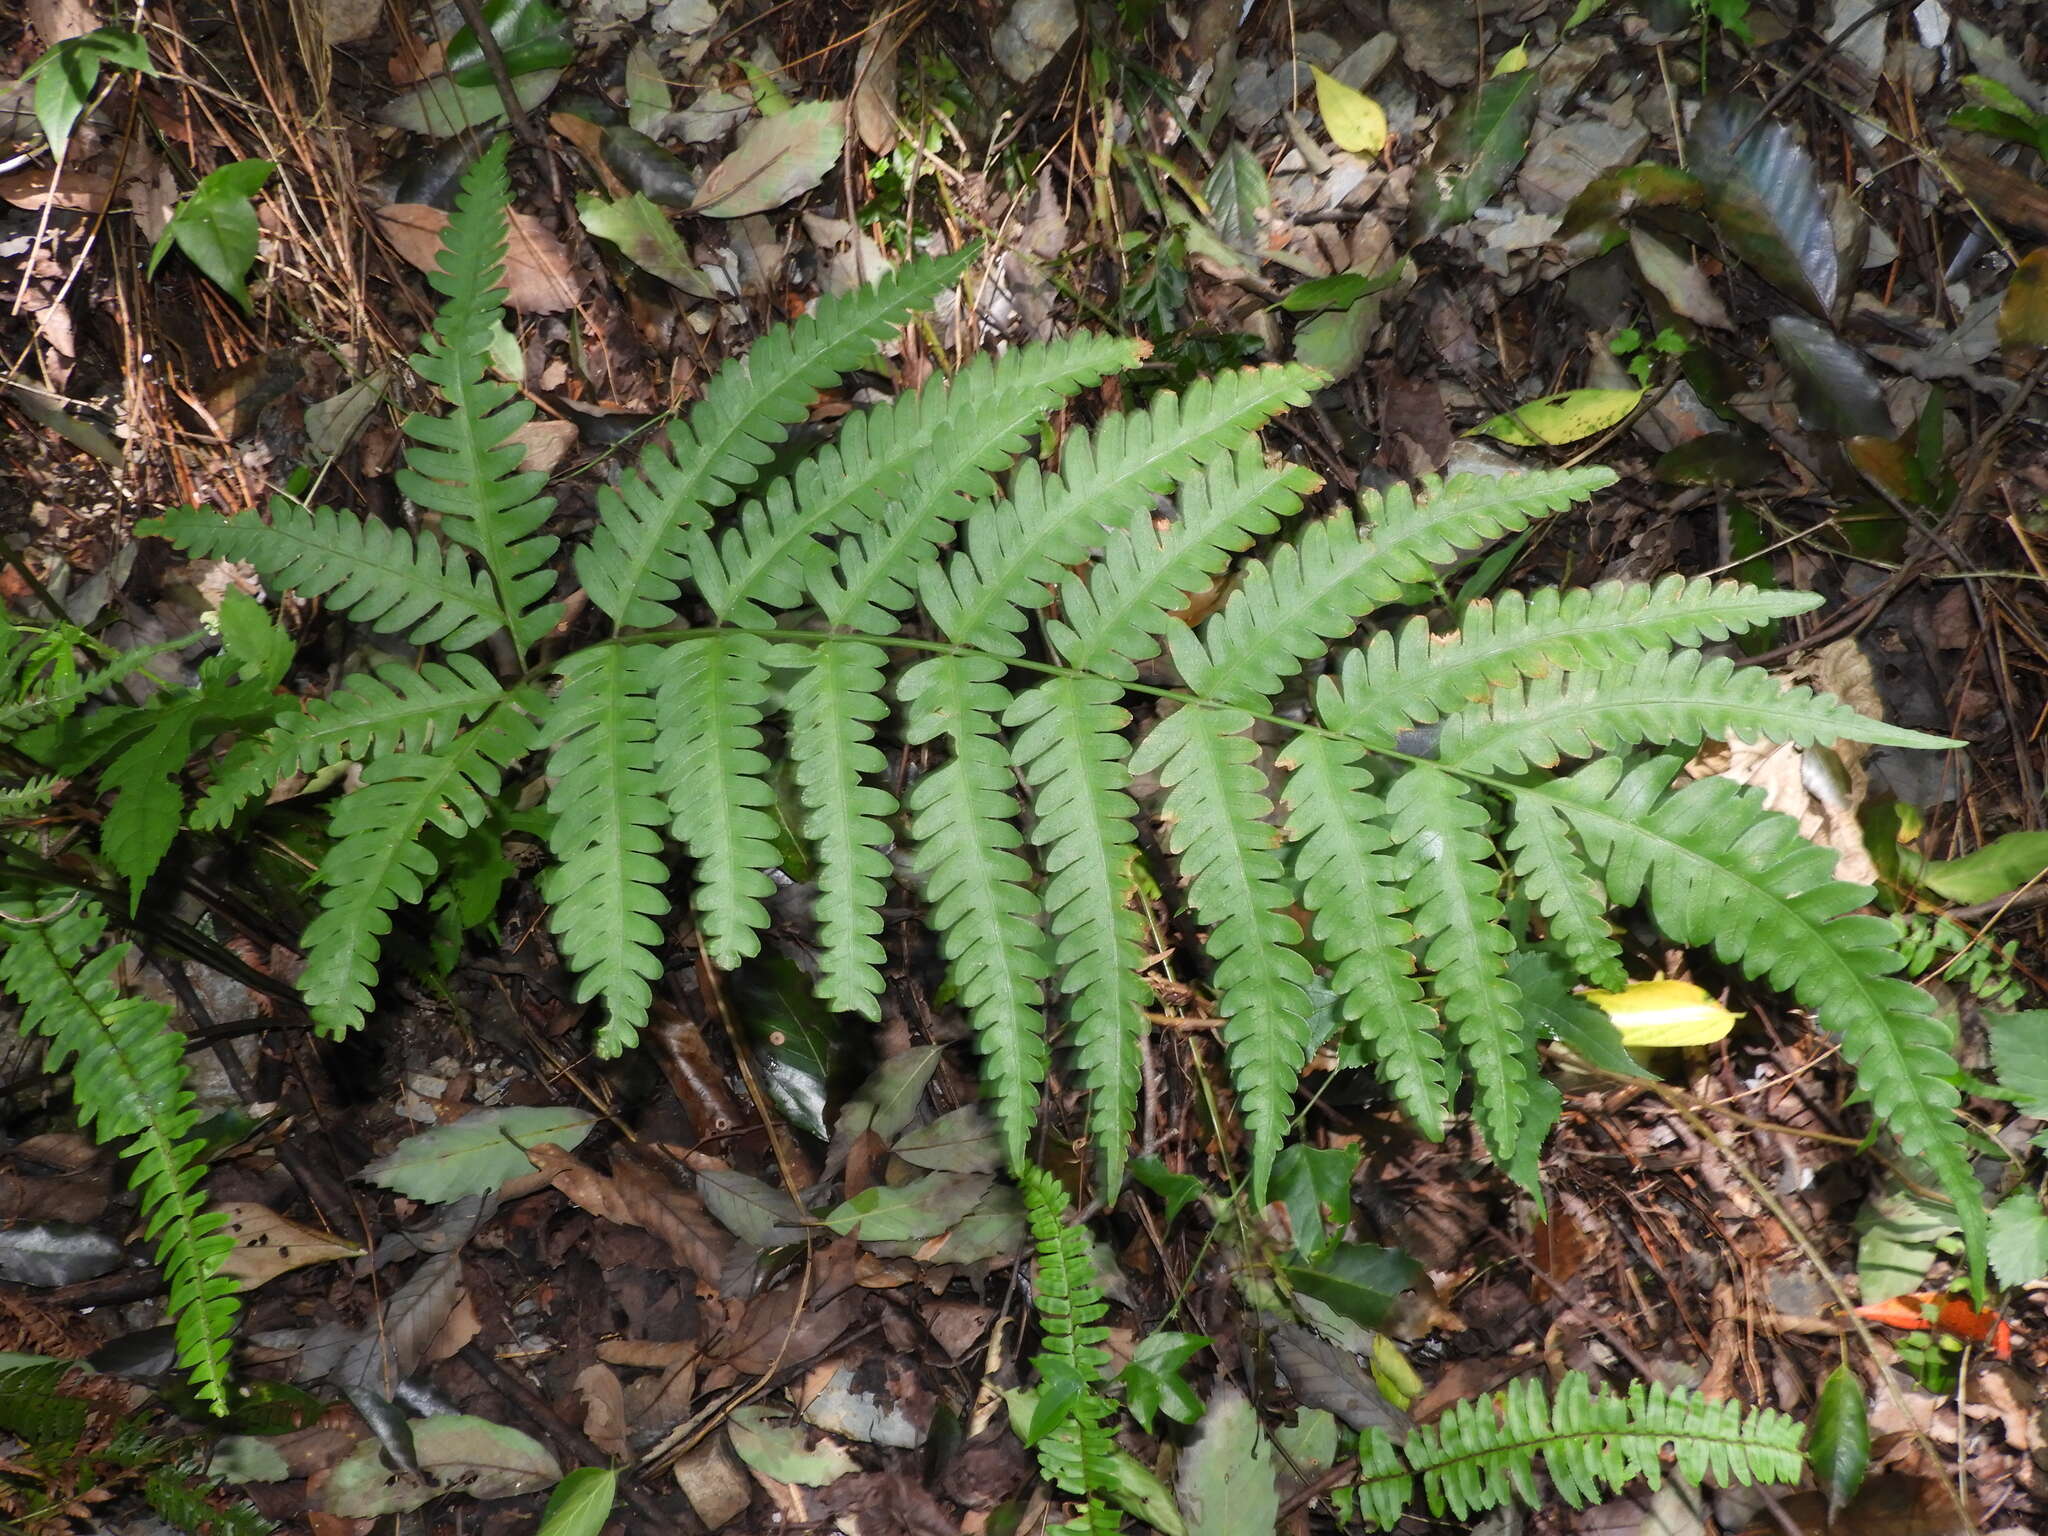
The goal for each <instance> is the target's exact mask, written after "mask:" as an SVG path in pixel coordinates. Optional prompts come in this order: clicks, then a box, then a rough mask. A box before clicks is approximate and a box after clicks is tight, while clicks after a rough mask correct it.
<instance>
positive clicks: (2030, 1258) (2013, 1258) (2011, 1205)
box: [1986, 1187, 2048, 1290]
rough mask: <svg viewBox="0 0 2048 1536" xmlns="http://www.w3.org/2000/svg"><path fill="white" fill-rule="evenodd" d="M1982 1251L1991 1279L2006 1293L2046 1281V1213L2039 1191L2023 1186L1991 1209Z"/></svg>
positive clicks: (2047, 1255)
mask: <svg viewBox="0 0 2048 1536" xmlns="http://www.w3.org/2000/svg"><path fill="white" fill-rule="evenodd" d="M1986 1251H1987V1252H1988V1253H1989V1254H1990V1255H1991V1273H1992V1276H1993V1278H1995V1279H1996V1280H1997V1281H1998V1283H1999V1284H2000V1285H2001V1286H2003V1287H2005V1289H2007V1290H2018V1289H2019V1288H2020V1287H2021V1286H2023V1285H2032V1284H2033V1283H2034V1282H2035V1281H2037V1280H2048V1213H2044V1212H2043V1211H2042V1209H2041V1192H2040V1191H2039V1190H2037V1189H2033V1188H2031V1187H2023V1188H2021V1189H2018V1190H2016V1191H2014V1192H2013V1193H2012V1194H2010V1195H2008V1196H2006V1198H2005V1199H2003V1200H2001V1201H2000V1202H1999V1203H1998V1204H1997V1205H1996V1206H1994V1207H1993V1208H1992V1211H1991V1236H1990V1238H1989V1240H1988V1242H1987V1244H1986Z"/></svg>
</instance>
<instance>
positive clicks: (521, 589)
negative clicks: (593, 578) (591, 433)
mask: <svg viewBox="0 0 2048 1536" xmlns="http://www.w3.org/2000/svg"><path fill="white" fill-rule="evenodd" d="M510 145H511V138H510V136H509V135H502V134H501V135H500V136H499V137H498V138H497V139H495V140H494V141H493V142H492V144H491V145H490V147H489V148H488V149H486V150H485V151H484V152H483V154H481V155H480V156H478V157H477V160H476V163H475V164H474V165H472V166H471V167H470V168H469V170H468V171H467V172H466V173H465V174H464V175H463V178H462V188H461V191H460V192H459V193H458V194H457V195H456V199H455V212H454V213H453V214H452V215H451V216H450V217H449V220H448V227H447V229H446V230H444V231H443V233H442V236H441V257H440V263H439V265H438V266H437V267H436V268H435V270H434V271H432V272H430V273H428V274H427V281H428V282H429V283H431V284H432V285H433V287H434V289H435V291H436V292H438V293H439V294H441V295H442V297H443V298H444V299H445V300H446V302H445V303H444V304H443V305H442V306H441V310H440V313H439V314H437V315H436V316H435V317H434V327H433V329H432V330H431V331H430V332H429V333H428V334H427V336H426V338H425V340H424V341H423V342H422V343H421V350H420V351H419V352H417V353H415V354H414V355H413V358H412V366H413V370H414V371H415V372H416V373H418V374H419V375H420V377H421V378H423V379H425V380H427V381H428V382H429V383H430V384H432V385H433V386H434V388H435V389H436V390H437V391H438V392H439V393H440V396H441V398H442V399H443V400H445V401H447V402H448V405H449V407H450V411H449V414H448V415H446V416H440V417H437V416H430V415H427V414H426V413H424V412H417V411H416V412H414V413H413V414H412V415H410V416H408V417H407V418H406V419H405V435H406V436H407V437H409V438H411V439H412V442H411V445H410V446H409V447H408V448H407V450H406V462H405V467H403V468H401V469H400V470H399V471H398V488H399V489H400V490H401V491H403V492H404V493H405V494H406V495H407V496H409V497H411V498H412V500H413V501H414V502H415V503H417V504H418V505H419V506H422V507H424V508H426V509H427V510H428V511H430V512H438V513H440V514H441V518H442V522H441V530H442V532H443V533H445V534H447V536H448V537H449V538H451V539H453V540H455V541H456V542H457V543H459V544H462V545H465V546H467V547H468V548H469V549H471V550H473V551H475V553H476V556H477V558H478V559H479V560H481V561H482V562H483V567H484V571H485V573H486V575H487V576H488V577H489V579H490V584H491V587H492V588H493V589H494V590H495V592H496V594H497V603H498V611H499V614H500V616H501V618H502V620H503V623H504V625H505V627H506V628H507V629H509V630H511V632H512V640H513V644H515V645H516V646H517V647H518V648H519V649H520V650H521V651H522V652H524V651H525V650H526V649H527V647H529V646H531V645H532V644H533V642H534V641H536V640H538V639H539V638H540V637H541V636H542V635H544V634H546V633H547V632H548V631H549V630H550V629H553V628H554V626H555V621H556V620H557V619H559V618H560V617H561V611H562V610H561V605H560V604H557V603H548V604H545V605H543V603H542V599H543V598H545V597H546V596H547V595H548V593H549V592H551V591H553V590H554V585H555V576H554V572H553V571H552V570H550V569H549V568H548V559H549V557H550V556H552V555H553V554H554V552H555V549H556V547H557V546H558V545H559V544H560V543H561V541H560V540H559V539H555V538H551V537H546V536H542V535H540V528H541V527H542V525H543V524H545V523H546V522H547V520H548V516H549V514H550V513H552V512H553V511H554V508H555V501H554V498H553V497H552V496H542V495H540V494H539V492H540V489H541V487H542V486H544V485H546V484H547V476H546V475H543V474H540V473H539V472H537V471H532V470H521V469H520V467H519V465H520V462H521V461H522V460H523V459H524V457H525V449H524V448H523V447H522V446H521V445H520V444H518V443H516V442H513V441H510V439H511V437H512V434H513V433H515V432H517V431H518V430H519V429H520V428H521V427H523V426H525V425H526V424H527V423H528V422H529V421H531V420H532V419H533V413H534V409H535V407H534V404H533V402H532V401H531V400H526V399H522V398H519V387H518V386H517V385H516V384H511V383H507V382H505V381H503V380H499V379H493V378H490V377H488V375H487V372H486V370H487V369H488V367H489V364H490V357H491V341H492V337H493V336H494V334H495V333H496V332H497V330H498V328H499V327H500V325H501V324H502V320H501V318H500V317H501V315H502V314H503V306H504V295H505V289H504V285H503V278H504V270H505V209H506V207H507V206H508V205H509V204H510V203H511V200H512V186H511V182H510V181H509V180H508V179H507V177H506V175H505V155H506V152H507V150H508V149H509V147H510Z"/></svg>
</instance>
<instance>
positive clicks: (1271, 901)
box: [1131, 706, 1315, 1206]
mask: <svg viewBox="0 0 2048 1536" xmlns="http://www.w3.org/2000/svg"><path fill="white" fill-rule="evenodd" d="M1251 728H1252V719H1251V716H1249V715H1247V714H1244V713H1242V712H1240V711H1238V710H1234V709H1227V710H1226V709H1207V708H1201V707H1193V706H1191V707H1188V708H1184V709H1181V710H1179V711H1177V712H1176V713H1174V714H1171V715H1168V716H1167V717H1166V718H1165V719H1164V720H1162V721H1160V722H1159V724H1157V725H1156V726H1154V727H1153V728H1152V729H1151V731H1150V732H1148V733H1147V734H1146V737H1145V739H1144V740H1143V741H1142V742H1140V743H1139V744H1138V750H1137V753H1136V754H1135V755H1134V756H1133V757H1132V759H1131V772H1132V773H1133V774H1148V773H1156V774H1157V775H1158V776H1159V780H1160V782H1161V783H1162V784H1164V785H1165V786H1166V805H1165V810H1164V812H1163V817H1164V820H1165V822H1166V841H1167V846H1168V847H1170V848H1171V849H1172V850H1173V852H1174V853H1175V854H1176V855H1178V857H1179V859H1180V868H1181V874H1182V876H1183V877H1184V878H1185V879H1186V881H1187V883H1188V897H1189V900H1190V902H1191V904H1192V905H1193V907H1194V910H1195V915H1196V917H1198V918H1199V919H1200V920H1201V921H1202V922H1203V923H1204V924H1205V925H1206V926H1207V927H1208V929H1209V940H1208V944H1207V946H1206V947H1207V950H1208V954H1209V959H1210V963H1211V965H1212V967H1213V970H1214V987H1215V992H1216V1006H1217V1009H1218V1010H1219V1011H1220V1012H1221V1013H1222V1015H1223V1018H1224V1025H1223V1042H1224V1045H1225V1047H1226V1048H1227V1052H1228V1057H1229V1062H1230V1079H1231V1082H1232V1083H1233V1084H1234V1085H1235V1087H1236V1089H1237V1102H1238V1112H1239V1114H1240V1115H1241V1116H1242V1117H1243V1119H1244V1123H1245V1127H1246V1129H1247V1130H1248V1131H1249V1132H1250V1133H1251V1140H1252V1170H1251V1171H1252V1178H1251V1187H1252V1204H1253V1205H1254V1206H1263V1205H1264V1204H1265V1203H1266V1180H1267V1177H1268V1175H1270V1174H1271V1172H1272V1168H1273V1159H1274V1158H1275V1157H1276V1156H1278V1155H1279V1152H1280V1143H1281V1141H1282V1139H1283V1138H1284V1137H1285V1136H1286V1134H1287V1127H1288V1124H1289V1122H1290V1121H1292V1120H1293V1118H1294V1095H1295V1091H1296V1090H1297V1089H1298V1088H1300V1086H1301V1069H1302V1068H1303V1067H1304V1066H1306V1065H1307V1064H1308V1052H1309V1035H1310V1027H1309V1013H1310V1007H1309V1000H1308V988H1309V985H1310V983H1311V982H1313V981H1314V979H1315V973H1314V972H1313V971H1312V970H1311V969H1310V968H1309V963H1308V961H1307V960H1306V959H1305V958H1303V956H1302V954H1301V952H1300V951H1299V950H1298V949H1296V948H1295V947H1294V946H1295V945H1297V944H1299V943H1300V942H1301V928H1300V927H1299V925H1297V924H1296V922H1295V921H1294V919H1293V918H1292V917H1290V916H1288V915H1287V909H1288V908H1289V907H1291V906H1292V905H1293V904H1294V897H1293V895H1292V894H1291V893H1290V891H1289V890H1288V887H1287V884H1286V881H1285V880H1284V879H1283V869H1282V865H1281V862H1280V854H1279V852H1278V850H1277V848H1276V844H1277V842H1278V840H1279V834H1278V831H1277V829H1276V828H1274V827H1273V826H1272V825H1271V823H1270V821H1269V818H1270V817H1271V816H1272V814H1273V802H1272V801H1271V800H1270V799H1269V798H1268V797H1267V795H1266V776H1265V773H1264V771H1263V770H1262V769H1261V768H1260V767H1259V762H1258V758H1259V749H1258V745H1257V743H1255V742H1254V741H1253V740H1252V739H1251V738H1250V737H1249V736H1247V735H1245V734H1243V733H1244V732H1247V731H1249V730H1250V729H1251Z"/></svg>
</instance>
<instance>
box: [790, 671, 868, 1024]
mask: <svg viewBox="0 0 2048 1536" xmlns="http://www.w3.org/2000/svg"><path fill="white" fill-rule="evenodd" d="M887 661H888V657H887V656H886V655H885V654H884V653H883V651H882V649H881V647H879V646H874V645H868V644H865V643H860V642H847V641H833V642H829V643H827V644H824V645H784V646H779V647H777V648H776V650H775V651H773V652H771V653H770V657H769V663H770V665H772V666H777V667H790V668H794V669H795V670H796V672H797V680H796V682H795V684H794V685H793V686H792V687H791V688H790V690H789V753H790V760H791V762H792V764H793V765H794V767H795V771H796V783H797V792H798V794H799V795H800V796H801V798H802V800H803V803H804V813H805V814H804V836H805V837H806V839H808V841H809V842H810V844H811V847H812V850H813V851H814V852H815V854H816V855H817V861H818V873H817V879H818V898H817V901H816V903H815V905H814V907H813V912H814V915H815V919H816V922H817V925H818V995H819V996H820V997H821V998H823V999H824V1000H825V1002H826V1003H827V1005H829V1006H830V1007H832V1008H834V1009H836V1010H837V1011H838V1012H840V1013H854V1014H859V1015H860V1016H861V1017H862V1018H865V1019H877V1020H878V1019H880V1018H881V1016H882V1003H881V999H882V972H881V969H880V967H881V965H882V962H883V961H884V960H886V959H887V958H888V956H887V955H886V954H885V953H884V952H883V949H882V946H881V943H880V941H879V940H877V939H876V937H875V935H877V934H878V933H880V932H881V931H882V910H881V909H882V898H883V897H884V896H885V895H886V894H887V885H886V882H887V880H888V878H889V873H890V865H889V855H888V853H887V852H886V851H885V850H886V849H887V848H888V847H889V844H890V843H891V841H893V839H892V838H891V836H890V832H889V823H888V818H889V817H891V816H893V815H895V814H896V797H895V796H894V795H892V794H890V793H889V792H888V791H887V790H886V789H883V788H881V787H880V785H878V784H876V783H873V782H871V781H872V780H875V779H878V778H880V777H881V775H882V774H884V773H885V772H886V771H887V770H888V766H889V765H888V760H887V759H886V758H884V757H883V756H882V754H881V753H880V752H879V751H878V750H877V749H876V747H875V745H874V739H873V738H874V722H875V721H877V720H880V719H881V718H883V717H884V716H885V715H887V714H888V713H889V706H888V704H887V703H886V702H885V700H884V698H883V691H884V689H885V688H886V687H887V682H886V680H885V679H884V676H883V668H884V666H885V664H886V663H887Z"/></svg>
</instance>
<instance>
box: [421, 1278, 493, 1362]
mask: <svg viewBox="0 0 2048 1536" xmlns="http://www.w3.org/2000/svg"><path fill="white" fill-rule="evenodd" d="M483 1329H484V1325H483V1320H482V1319H481V1318H479V1317H478V1316H477V1315H476V1302H475V1301H474V1300H473V1299H472V1298H471V1296H470V1294H469V1293H468V1292H467V1291H464V1292H463V1293H462V1296H461V1299H460V1300H458V1301H457V1302H456V1303H455V1310H454V1311H452V1312H450V1313H449V1314H448V1316H447V1317H446V1318H445V1319H443V1321H442V1323H441V1331H440V1332H439V1333H437V1334H435V1335H434V1339H433V1342H432V1343H431V1344H429V1345H428V1346H427V1358H428V1359H429V1360H451V1359H453V1358H454V1357H455V1356H457V1355H459V1354H461V1353H462V1351H463V1349H464V1347H465V1346H467V1345H469V1344H471V1343H473V1342H474V1341H475V1339H476V1336H477V1335H478V1334H479V1333H482V1332H483Z"/></svg>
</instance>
